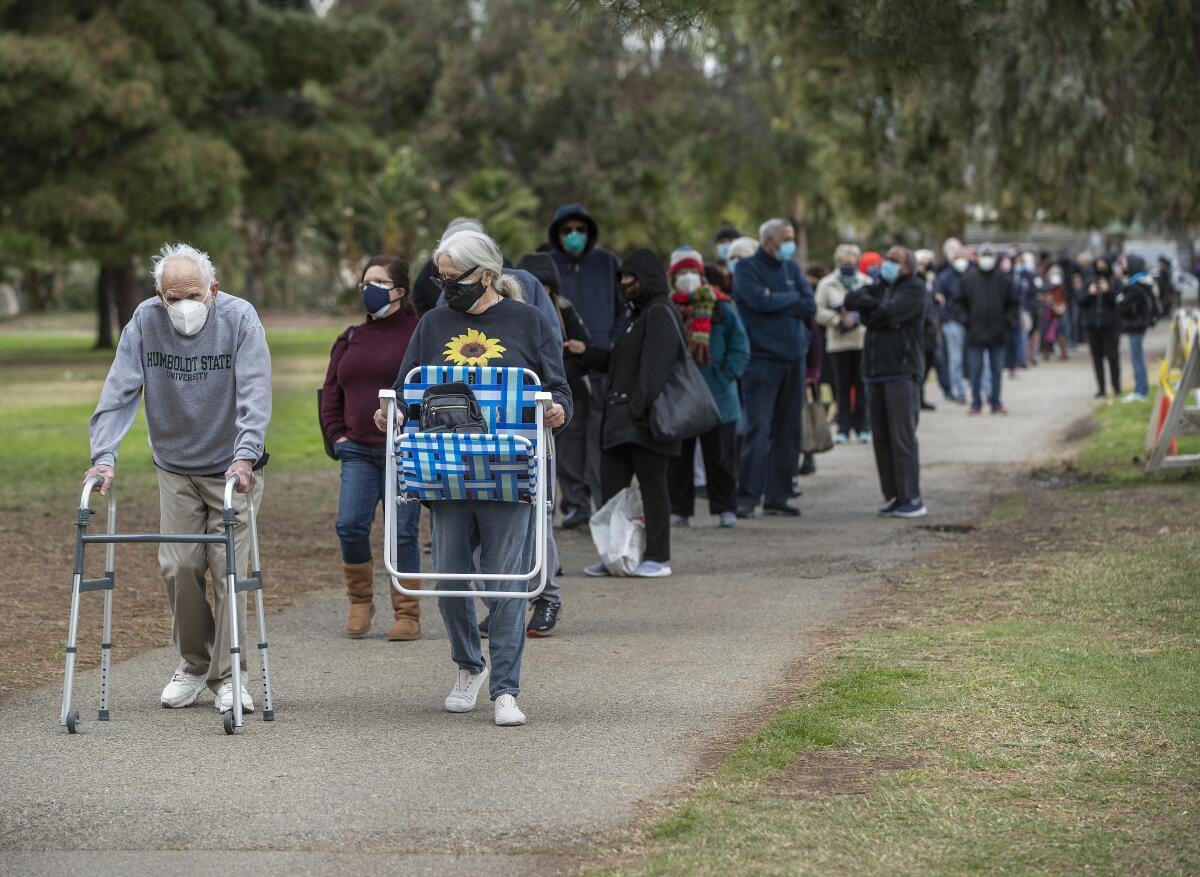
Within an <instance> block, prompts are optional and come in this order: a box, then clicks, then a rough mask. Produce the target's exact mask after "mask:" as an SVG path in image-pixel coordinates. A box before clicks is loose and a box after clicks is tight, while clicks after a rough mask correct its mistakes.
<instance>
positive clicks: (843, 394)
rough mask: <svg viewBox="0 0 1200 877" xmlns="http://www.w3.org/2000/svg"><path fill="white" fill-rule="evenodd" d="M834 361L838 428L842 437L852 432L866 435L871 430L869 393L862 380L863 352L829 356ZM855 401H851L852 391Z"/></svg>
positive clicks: (840, 352)
mask: <svg viewBox="0 0 1200 877" xmlns="http://www.w3.org/2000/svg"><path fill="white" fill-rule="evenodd" d="M829 358H830V359H831V360H833V392H834V398H835V399H836V400H837V428H838V432H840V433H841V434H842V435H849V433H850V430H854V431H855V432H857V433H864V432H866V431H867V430H869V429H870V428H871V423H870V419H869V418H868V417H867V391H866V387H865V386H863V379H862V351H861V350H839V351H837V352H836V353H831V354H829ZM851 390H853V391H854V401H853V402H851V401H850V391H851Z"/></svg>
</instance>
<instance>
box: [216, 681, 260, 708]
mask: <svg viewBox="0 0 1200 877" xmlns="http://www.w3.org/2000/svg"><path fill="white" fill-rule="evenodd" d="M213 706H215V707H216V708H217V712H222V713H227V712H229V711H230V710H231V709H233V683H232V682H222V683H221V687H220V688H218V689H217V698H216V700H214V701H213ZM242 712H244V713H252V712H254V701H253V700H251V699H250V692H248V691H247V690H246V686H245V685H243V686H242Z"/></svg>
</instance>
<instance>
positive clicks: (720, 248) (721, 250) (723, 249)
mask: <svg viewBox="0 0 1200 877" xmlns="http://www.w3.org/2000/svg"><path fill="white" fill-rule="evenodd" d="M729 244H730V241H722V242H721V243H719V244H717V258H718V259H720V260H722V261H728V259H729Z"/></svg>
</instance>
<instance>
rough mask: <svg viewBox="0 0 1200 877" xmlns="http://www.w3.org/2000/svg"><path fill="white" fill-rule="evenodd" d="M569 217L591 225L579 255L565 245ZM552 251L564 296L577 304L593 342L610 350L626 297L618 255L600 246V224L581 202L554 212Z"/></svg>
mask: <svg viewBox="0 0 1200 877" xmlns="http://www.w3.org/2000/svg"><path fill="white" fill-rule="evenodd" d="M568 219H580V220H583V222H584V224H585V225H587V229H588V237H587V245H586V246H585V247H584V250H583V253H582V254H581V255H579V256H578V257H576V256H572V255H570V254H568V253H567V252H566V251H565V250H563V248H562V241H561V240H560V239H559V229H560V227H561V226H562V224H563V223H564V222H566V221H567V220H568ZM548 234H549V236H550V255H551V256H552V257H553V258H554V263H555V265H557V266H558V274H559V278H560V280H561V282H562V290H561V293H562V296H563V297H564V298H566V299H567V301H569V302H570V303H571V304H573V305H574V306H575V311H576V313H578V314H579V317H580V319H581V320H583V325H585V326H586V327H587V330H588V334H589V335H591V336H592V344H593V345H594V346H596V347H600V348H602V349H605V350H608V349H609V348H611V347H612V342H613V339H614V338H616V336H617V333H618V331H619V330H620V329H621V328H622V322H623V317H624V315H625V301H624V299H623V298H622V297H621V291H620V289H619V288H618V286H617V267H618V265H619V264H620V263H619V262H618V261H617V257H616V256H615V255H613V254H612V253H611V252H609V251H608V250H606V249H604V248H603V247H598V246H596V238H597V237H598V236H599V234H600V229H599V226H597V225H596V220H594V219H592V215H591V214H590V213H588V212H587V211H586V210H585V209H584V208H583V207H582V206H581V205H579V204H566V205H564V206H562V207H560V208H558V210H557V211H555V213H554V219H553V220H552V221H551V222H550V229H549V232H548Z"/></svg>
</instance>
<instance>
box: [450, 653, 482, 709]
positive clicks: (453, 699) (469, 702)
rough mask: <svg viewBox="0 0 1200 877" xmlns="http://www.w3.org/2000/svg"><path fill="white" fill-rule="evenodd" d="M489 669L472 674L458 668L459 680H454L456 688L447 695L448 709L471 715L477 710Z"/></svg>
mask: <svg viewBox="0 0 1200 877" xmlns="http://www.w3.org/2000/svg"><path fill="white" fill-rule="evenodd" d="M487 678H488V668H487V665H486V664H485V665H484V668H483V669H482V670H480V671H479V672H478V673H472V672H471V671H469V670H464V669H463V668H462V667H459V668H458V678H457V679H455V680H454V687H453V688H451V689H450V693H449V694H447V695H446V709H448V710H449V711H450V712H452V713H469V712H470V711H471V710H473V709H475V700H476V698H478V697H479V689H481V688H483V684H484V683H485V682H487Z"/></svg>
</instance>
